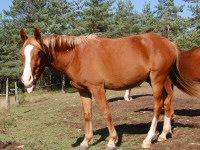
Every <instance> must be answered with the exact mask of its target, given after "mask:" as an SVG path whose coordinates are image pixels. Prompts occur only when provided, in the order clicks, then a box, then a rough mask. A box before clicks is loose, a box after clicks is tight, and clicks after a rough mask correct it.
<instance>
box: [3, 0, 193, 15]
mask: <svg viewBox="0 0 200 150" xmlns="http://www.w3.org/2000/svg"><path fill="white" fill-rule="evenodd" d="M174 1H175V5H177V6H180V5H182V4H183V5H185V7H184V11H183V13H181V14H180V15H181V16H183V17H189V16H190V15H191V12H190V11H188V7H187V6H188V4H187V3H185V2H183V1H182V0H174ZM145 2H149V0H132V3H133V5H134V8H135V10H137V11H138V12H139V13H140V12H141V11H142V8H143V6H144V4H145ZM157 4H158V0H151V8H152V9H154V6H155V5H157ZM11 5H12V0H0V13H2V12H3V9H5V10H9V6H11Z"/></svg>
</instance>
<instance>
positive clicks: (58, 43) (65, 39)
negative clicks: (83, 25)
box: [24, 34, 97, 51]
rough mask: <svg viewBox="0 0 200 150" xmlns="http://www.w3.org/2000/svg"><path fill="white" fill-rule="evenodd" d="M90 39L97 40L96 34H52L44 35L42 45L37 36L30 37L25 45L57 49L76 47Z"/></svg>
mask: <svg viewBox="0 0 200 150" xmlns="http://www.w3.org/2000/svg"><path fill="white" fill-rule="evenodd" d="M88 40H97V36H96V35H87V36H68V35H56V34H53V35H50V36H44V37H42V44H43V45H41V44H40V43H39V42H38V41H37V40H35V38H34V37H33V36H32V37H29V38H28V40H27V41H26V42H25V43H24V45H28V44H31V45H34V46H36V47H38V48H39V49H41V50H43V51H44V48H43V46H46V47H47V48H48V49H52V50H56V49H57V48H59V47H62V49H64V47H68V48H69V47H70V48H72V47H75V46H78V45H80V44H82V43H85V42H87V41H88Z"/></svg>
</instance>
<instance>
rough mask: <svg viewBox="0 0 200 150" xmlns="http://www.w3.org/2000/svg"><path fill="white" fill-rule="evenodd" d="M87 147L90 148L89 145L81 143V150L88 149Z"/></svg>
mask: <svg viewBox="0 0 200 150" xmlns="http://www.w3.org/2000/svg"><path fill="white" fill-rule="evenodd" d="M86 149H88V146H85V145H82V144H81V145H80V150H86Z"/></svg>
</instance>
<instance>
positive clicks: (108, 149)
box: [106, 145, 116, 150]
mask: <svg viewBox="0 0 200 150" xmlns="http://www.w3.org/2000/svg"><path fill="white" fill-rule="evenodd" d="M106 150H116V147H113V146H109V145H107V146H106Z"/></svg>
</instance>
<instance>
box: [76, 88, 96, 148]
mask: <svg viewBox="0 0 200 150" xmlns="http://www.w3.org/2000/svg"><path fill="white" fill-rule="evenodd" d="M79 93H80V96H81V101H82V104H83V111H84V118H85V137H84V140H83V142H82V143H81V145H80V147H81V148H82V149H86V148H88V146H89V142H91V141H92V138H93V131H92V121H91V119H92V98H91V97H92V96H91V94H90V92H83V91H80V92H79Z"/></svg>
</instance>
